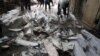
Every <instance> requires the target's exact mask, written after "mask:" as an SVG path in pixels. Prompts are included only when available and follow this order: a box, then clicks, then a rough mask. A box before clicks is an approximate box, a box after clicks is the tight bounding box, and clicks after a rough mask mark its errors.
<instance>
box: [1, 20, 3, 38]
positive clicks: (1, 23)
mask: <svg viewBox="0 0 100 56" xmlns="http://www.w3.org/2000/svg"><path fill="white" fill-rule="evenodd" d="M2 26H3V22H2V21H1V20H0V38H1V37H2Z"/></svg>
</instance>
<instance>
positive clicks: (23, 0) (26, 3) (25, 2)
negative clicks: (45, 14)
mask: <svg viewBox="0 0 100 56" xmlns="http://www.w3.org/2000/svg"><path fill="white" fill-rule="evenodd" d="M20 6H21V11H24V8H25V9H26V10H31V0H20Z"/></svg>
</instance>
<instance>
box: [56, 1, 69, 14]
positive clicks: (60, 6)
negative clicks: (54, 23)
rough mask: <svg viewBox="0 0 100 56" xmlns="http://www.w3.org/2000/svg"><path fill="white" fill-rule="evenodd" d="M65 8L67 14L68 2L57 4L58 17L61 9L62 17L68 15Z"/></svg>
mask: <svg viewBox="0 0 100 56" xmlns="http://www.w3.org/2000/svg"><path fill="white" fill-rule="evenodd" d="M66 8H68V12H69V2H62V3H61V2H59V3H58V13H57V14H58V15H60V14H61V9H62V10H63V14H64V15H66V14H67V15H68V13H66Z"/></svg>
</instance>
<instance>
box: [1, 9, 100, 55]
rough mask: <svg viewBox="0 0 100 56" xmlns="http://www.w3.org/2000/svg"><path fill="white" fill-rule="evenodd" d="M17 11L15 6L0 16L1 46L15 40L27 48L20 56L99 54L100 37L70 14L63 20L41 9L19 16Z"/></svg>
mask: <svg viewBox="0 0 100 56" xmlns="http://www.w3.org/2000/svg"><path fill="white" fill-rule="evenodd" d="M19 13H20V11H19V10H18V9H15V10H12V11H9V12H8V13H7V14H3V15H2V17H1V18H0V20H1V21H2V22H3V24H4V26H3V32H2V33H3V37H2V38H0V46H1V47H2V48H8V47H10V44H12V43H13V42H14V45H19V46H20V45H21V46H23V48H26V49H25V50H21V53H20V55H21V56H64V55H67V56H73V55H74V56H100V48H99V46H100V44H99V42H100V40H99V39H97V38H96V37H95V36H94V35H92V34H91V33H89V32H88V31H86V30H85V29H84V28H83V26H82V25H80V24H79V22H78V20H76V18H75V16H74V15H73V14H72V13H70V15H69V18H70V19H68V20H62V21H61V20H60V21H59V18H58V17H57V15H55V14H54V15H53V14H46V13H43V12H42V11H34V12H26V13H25V14H24V15H22V16H19ZM66 18H67V17H63V19H66ZM60 19H62V18H60ZM21 48H22V47H21ZM59 50H60V52H59ZM12 56H16V53H13V54H12Z"/></svg>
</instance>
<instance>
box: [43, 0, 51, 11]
mask: <svg viewBox="0 0 100 56" xmlns="http://www.w3.org/2000/svg"><path fill="white" fill-rule="evenodd" d="M44 3H45V10H47V6H49V9H51V6H50V3H52V5H53V1H52V0H45V1H44Z"/></svg>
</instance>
